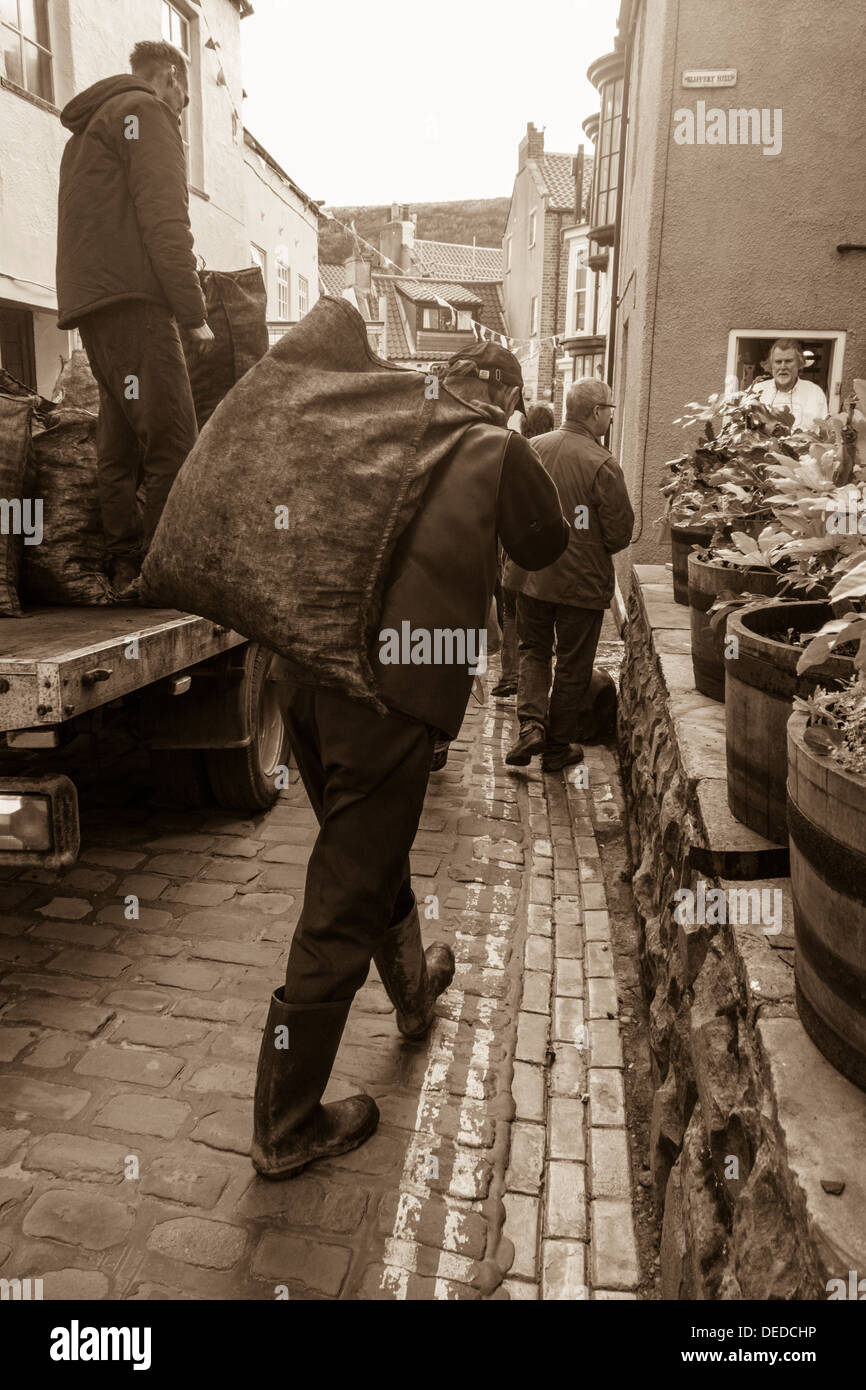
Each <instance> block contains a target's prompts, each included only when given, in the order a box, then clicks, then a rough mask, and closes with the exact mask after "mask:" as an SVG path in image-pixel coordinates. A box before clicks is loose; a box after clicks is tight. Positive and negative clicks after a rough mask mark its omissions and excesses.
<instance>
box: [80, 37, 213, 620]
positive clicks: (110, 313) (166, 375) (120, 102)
mask: <svg viewBox="0 0 866 1390" xmlns="http://www.w3.org/2000/svg"><path fill="white" fill-rule="evenodd" d="M129 62H130V67H131V69H132V71H131V73H118V74H117V75H116V76H114V77H104V78H102V79H101V81H99V82H95V83H94V84H93V85H92V86H90V87H88V88H87V89H86V90H85V91H83V92H79V94H78V95H77V96H76V97H73V99H72V100H71V101H70V102H69V103H68V105H67V106H65V107H64V109H63V111H62V112H61V113H60V120H61V124H62V125H64V126H65V127H66V129H67V130H69V131H71V132H72V134H71V137H70V139H69V141H68V143H67V145H66V147H65V149H64V151H63V158H62V160H61V164H60V192H59V216H58V229H57V304H58V315H57V323H58V327H60V328H77V329H78V331H79V333H80V334H81V341H82V343H83V344H84V348H85V351H86V353H87V357H88V360H89V362H90V367H91V370H92V372H93V375H94V376H95V378H96V381H97V383H98V385H99V422H98V425H97V430H96V452H97V459H98V481H99V500H100V506H101V510H102V526H103V530H104V532H105V540H106V548H107V550H108V555H109V560H110V563H111V567H112V568H111V580H112V585H113V587H114V589H115V594H116V596H117V597H118V598H120V599H121V600H122V601H126V602H134V601H136V600H137V589H136V584H135V581H136V578H137V575H138V572H139V567H140V563H141V559H142V555H143V552H146V550H147V548H148V546H149V544H150V541H151V539H152V537H153V533H154V531H155V530H156V525H157V522H158V521H159V518H160V516H161V514H162V509H163V506H164V505H165V499H166V497H167V496H168V493H169V489H170V488H171V485H172V483H173V482H174V479H175V477H176V475H177V472H178V470H179V468H180V466H181V464H182V463H183V461H184V459H185V458H186V455H187V454H188V453H189V451H190V449H191V448H192V446H193V444H194V443H195V439H196V434H197V429H196V418H195V408H194V406H193V399H192V390H191V388H190V383H189V374H188V371H187V365H186V358H185V356H184V350H183V346H182V343H181V334H183V336H184V337H185V338H186V341H187V344H188V346H189V347H190V348H194V349H195V350H196V351H207V350H208V349H209V348H210V347H211V345H212V343H213V333H212V332H211V329H210V328H209V327H208V324H207V322H206V313H205V302H204V297H203V295H202V292H201V287H200V285H199V279H198V273H197V270H196V259H195V254H194V252H193V238H192V232H191V230H190V224H189V194H188V189H187V174H186V159H185V156H184V148H183V139H182V137H181V132H180V124H179V122H180V115H181V112H182V111H183V109H184V107H185V106H187V105H188V103H189V88H188V79H187V70H186V59H185V58H184V55H183V54H182V53H181V52H180V50H179V49H177V48H174V47H173V46H172V45H171V44H170V43H165V42H163V41H161V40H155V41H143V42H141V43H137V44H136V45H135V48H134V49H133V50H132V54H131V56H130V60H129ZM139 476H141V478H142V480H143V483H144V490H145V500H144V517H143V528H140V525H139V514H138V504H137V501H136V493H137V490H138V482H139ZM142 529H143V534H142Z"/></svg>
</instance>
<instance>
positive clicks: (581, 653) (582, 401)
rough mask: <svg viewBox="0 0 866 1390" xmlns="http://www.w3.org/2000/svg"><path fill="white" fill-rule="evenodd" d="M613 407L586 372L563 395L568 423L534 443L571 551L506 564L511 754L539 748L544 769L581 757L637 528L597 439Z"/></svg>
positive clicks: (523, 760) (519, 759)
mask: <svg viewBox="0 0 866 1390" xmlns="http://www.w3.org/2000/svg"><path fill="white" fill-rule="evenodd" d="M613 412H614V402H613V399H612V397H611V391H610V387H609V386H608V385H606V383H605V382H603V381H598V380H597V379H596V378H595V377H584V378H583V379H582V380H580V381H576V382H575V383H574V384H573V386H571V387H570V389H569V392H568V395H567V396H566V401H565V414H566V418H565V424H564V425H562V426H561V428H560V429H558V430H553V431H552V432H551V433H550V434H543V435H539V437H538V438H537V439H533V441H532V447H533V448H534V449H535V451H536V453H537V454H538V456H539V458H540V459H541V462H542V463H543V464H544V466H545V468H546V469H547V471H548V473H549V474H550V476H551V478H552V479H553V481H554V482H555V483H556V486H557V490H558V492H559V498H560V502H561V504H562V510H563V512H564V513H565V516H566V517H567V518H568V519H569V520H570V522H571V531H570V536H569V542H568V548H567V549H566V551H565V552H564V554H563V555H562V556H560V558H559V559H558V560H556V561H555V562H554V564H552V565H549V566H548V567H547V569H542V570H536V571H534V572H533V573H528V572H527V571H525V570H521V569H518V568H517V566H516V565H514V564H513V563H512V564H511V565H509V566H508V567H507V568H506V573H505V577H504V580H503V583H505V584H507V585H508V586H509V587H510V588H512V589H517V590H518V596H517V637H518V642H519V647H520V668H519V675H518V687H517V716H518V719H519V721H520V736H519V738H518V740H517V742H516V743H515V745H514V747H513V748H512V749H511V750H510V751H509V752H508V754H507V755H506V758H505V761H506V763H508V764H509V765H510V766H512V767H525V766H526V765H527V763H529V762H530V760H531V759H532V758H533V757H534V755H535V754H536V753H541V754H542V760H541V766H542V769H543V770H544V771H545V772H558V771H560V770H561V769H562V768H565V767H570V766H571V765H572V764H574V763H579V762H582V760H583V749H582V748H581V746H580V744H579V743H577V742H576V741H575V737H574V735H575V730H576V729H577V728H578V726H579V724H580V721H581V716H582V714H583V713H584V710H585V706H586V704H587V703H588V697H589V692H590V683H591V681H592V674H593V662H594V660H595V653H596V648H597V647H598V639H599V635H600V633H601V624H602V619H603V618H604V610H605V609H606V608H607V606H608V604H609V603H610V600H611V598H612V597H613V591H614V570H613V562H612V560H611V556H612V555H615V554H616V553H617V551H619V550H624V549H625V547H626V546H627V545H628V543H629V541H630V540H631V533H632V527H633V526H634V512H633V511H632V506H631V502H630V501H629V496H628V490H627V488H626V484H625V478H624V476H623V472H622V469H621V468H620V466H619V464H618V463H617V461H616V459H615V458H614V457H613V454H611V453H610V451H609V450H608V449H606V448H605V447H604V445H603V444H602V442H601V441H602V439H603V438H604V436H605V435H606V434H607V432H608V430H609V429H610V425H611V421H612V419H613ZM554 648H555V650H556V671H555V674H554V677H553V689H552V690H551V685H550V673H551V665H552V662H553V653H554Z"/></svg>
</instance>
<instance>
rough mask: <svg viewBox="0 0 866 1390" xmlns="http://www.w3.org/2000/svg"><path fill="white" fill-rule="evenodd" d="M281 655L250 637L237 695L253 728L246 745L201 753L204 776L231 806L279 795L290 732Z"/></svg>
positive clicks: (265, 804)
mask: <svg viewBox="0 0 866 1390" xmlns="http://www.w3.org/2000/svg"><path fill="white" fill-rule="evenodd" d="M280 666H281V660H280V658H279V657H278V656H277V655H276V654H275V653H274V652H271V651H269V650H268V649H267V647H260V646H259V645H258V643H257V642H251V643H250V645H249V651H248V655H247V660H246V670H245V672H244V677H243V684H242V688H241V697H242V699H245V701H246V708H247V713H248V717H249V728H250V732H251V734H252V738H251V739H250V742H249V744H248V745H247V747H246V748H214V749H208V751H207V752H206V753H205V761H206V765H207V772H208V777H209V778H210V784H211V787H212V789H213V794H214V796H215V798H216V800H217V802H218V803H219V805H220V806H224V807H225V808H226V809H227V810H231V811H267V810H268V809H269V808H270V807H271V806H273V804H274V802H275V801H276V799H277V797H278V796H279V787H278V785H277V780H278V777H279V773H280V769H281V768H284V767H286V765H287V764H288V760H289V738H288V734H287V732H286V727H285V724H284V723H283V716H282V713H281V710H280V686H279V683H278V681H277V680H276V679H273V678H270V679H269V677H276V675H277V673H278V671H279V668H280Z"/></svg>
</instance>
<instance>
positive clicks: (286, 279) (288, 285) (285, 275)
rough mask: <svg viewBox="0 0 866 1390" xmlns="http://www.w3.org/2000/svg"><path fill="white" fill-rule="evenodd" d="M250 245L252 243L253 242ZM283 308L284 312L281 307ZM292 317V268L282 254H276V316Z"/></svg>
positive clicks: (285, 319) (282, 317)
mask: <svg viewBox="0 0 866 1390" xmlns="http://www.w3.org/2000/svg"><path fill="white" fill-rule="evenodd" d="M250 245H251V246H252V245H254V243H253V242H251V243H250ZM284 308H285V313H283V309H284ZM291 317H292V268H291V266H290V265H289V263H288V261H287V260H286V259H285V258H284V257H283V256H277V318H278V319H282V320H283V321H284V322H288V320H289V319H290V318H291Z"/></svg>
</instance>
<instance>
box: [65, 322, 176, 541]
mask: <svg viewBox="0 0 866 1390" xmlns="http://www.w3.org/2000/svg"><path fill="white" fill-rule="evenodd" d="M78 327H79V332H80V334H81V341H82V343H83V344H84V348H85V351H86V353H87V357H88V360H89V362H90V369H91V371H92V372H93V375H94V376H95V378H96V381H97V384H98V386H99V422H98V424H97V427H96V453H97V459H98V466H99V500H100V505H101V509H102V527H103V530H104V532H105V540H106V546H107V549H108V553H109V555H110V556H112V557H113V558H118V557H123V558H124V559H129V560H134V561H138V560H139V558H141V557H143V556H144V554H146V552H147V549H148V547H149V545H150V542H151V540H152V539H153V533H154V531H155V530H156V527H157V523H158V521H159V518H160V517H161V515H162V509H163V507H164V506H165V499H166V498H167V497H168V494H169V491H170V490H171V485H172V483H173V482H174V480H175V477H176V476H177V473H178V470H179V468H180V466H181V464H182V463H183V461H184V459H185V458H186V456H187V454H188V453H189V451H190V449H191V448H192V446H193V444H194V443H195V440H196V434H197V428H196V419H195V407H194V405H193V399H192V390H191V389H190V384H189V374H188V372H187V367H186V358H185V357H184V353H183V347H182V345H181V341H180V334H179V333H178V329H177V324H176V323H175V321H174V319H173V318H172V316H171V314H170V313H169V311H168V309H167V308H163V307H162V306H161V305H159V304H152V303H150V301H148V300H142V299H126V300H123V301H122V302H121V303H119V304H109V305H107V306H106V308H104V309H97V310H96V311H95V312H94V313H92V314H88V315H87V316H86V317H85V318H83V319H82V320H81V322H80V324H79V326H78ZM139 479H140V480H141V481H142V482H143V484H144V489H145V501H144V518H143V524H140V523H139V517H138V504H137V502H136V492H137V490H138V484H139ZM142 531H143V534H142Z"/></svg>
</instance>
